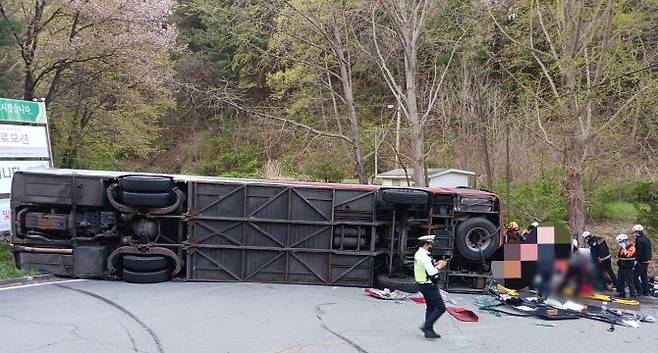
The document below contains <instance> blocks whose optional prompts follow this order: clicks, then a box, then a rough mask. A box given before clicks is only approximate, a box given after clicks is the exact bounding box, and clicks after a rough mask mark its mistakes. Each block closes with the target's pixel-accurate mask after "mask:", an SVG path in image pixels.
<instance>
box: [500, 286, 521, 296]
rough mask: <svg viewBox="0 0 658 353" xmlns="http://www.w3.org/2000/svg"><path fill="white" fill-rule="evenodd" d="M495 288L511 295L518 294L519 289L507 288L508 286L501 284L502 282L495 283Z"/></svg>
mask: <svg viewBox="0 0 658 353" xmlns="http://www.w3.org/2000/svg"><path fill="white" fill-rule="evenodd" d="M496 289H498V290H499V291H500V292H503V293H505V294H509V295H511V296H514V297H516V296H518V295H519V291H517V290H516V289H509V288H507V287H505V286H503V285H502V284H497V285H496Z"/></svg>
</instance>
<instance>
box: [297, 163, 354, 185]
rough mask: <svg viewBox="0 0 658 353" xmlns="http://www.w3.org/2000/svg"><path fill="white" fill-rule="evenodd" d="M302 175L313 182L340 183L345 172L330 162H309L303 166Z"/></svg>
mask: <svg viewBox="0 0 658 353" xmlns="http://www.w3.org/2000/svg"><path fill="white" fill-rule="evenodd" d="M304 174H306V175H308V176H310V177H311V178H312V179H313V180H316V181H324V182H327V183H340V182H341V181H343V179H345V172H344V171H343V169H342V168H341V167H340V166H339V165H336V164H335V163H333V162H332V161H330V160H316V161H309V162H307V163H306V165H304Z"/></svg>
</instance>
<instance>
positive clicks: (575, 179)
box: [566, 170, 586, 239]
mask: <svg viewBox="0 0 658 353" xmlns="http://www.w3.org/2000/svg"><path fill="white" fill-rule="evenodd" d="M566 189H567V192H568V193H569V195H568V196H567V214H568V215H569V227H570V228H571V235H572V237H574V238H576V239H577V238H578V236H579V235H580V234H582V233H583V231H584V230H585V218H586V214H585V191H584V190H583V174H582V172H580V171H577V170H569V171H568V172H567V188H566Z"/></svg>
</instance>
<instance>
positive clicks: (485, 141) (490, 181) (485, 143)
mask: <svg viewBox="0 0 658 353" xmlns="http://www.w3.org/2000/svg"><path fill="white" fill-rule="evenodd" d="M487 134H488V131H487V130H486V129H484V133H483V134H482V152H483V153H484V167H485V169H486V172H487V189H489V190H491V189H493V185H494V176H493V166H492V165H491V156H490V155H489V138H488V136H487Z"/></svg>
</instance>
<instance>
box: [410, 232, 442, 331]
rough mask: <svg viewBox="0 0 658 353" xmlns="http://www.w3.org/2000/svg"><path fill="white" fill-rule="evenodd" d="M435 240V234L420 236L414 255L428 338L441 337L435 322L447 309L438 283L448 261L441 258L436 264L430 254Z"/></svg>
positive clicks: (415, 274) (415, 272)
mask: <svg viewBox="0 0 658 353" xmlns="http://www.w3.org/2000/svg"><path fill="white" fill-rule="evenodd" d="M433 242H434V236H433V235H426V236H422V237H420V238H418V251H416V254H415V255H414V279H415V280H416V283H418V288H419V289H420V292H421V293H422V294H423V298H425V305H426V308H425V321H424V323H423V326H421V328H420V330H421V331H423V334H424V335H425V338H428V339H433V338H440V337H441V335H439V334H438V333H436V332H435V331H434V323H435V322H436V320H438V319H439V318H440V317H441V315H443V313H445V311H446V306H445V303H443V298H441V292H439V288H438V287H437V283H438V282H439V270H440V269H443V268H445V267H446V264H447V262H446V261H444V260H439V261H437V262H436V264H434V261H433V260H432V257H431V256H430V253H431V251H432V244H433Z"/></svg>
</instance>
